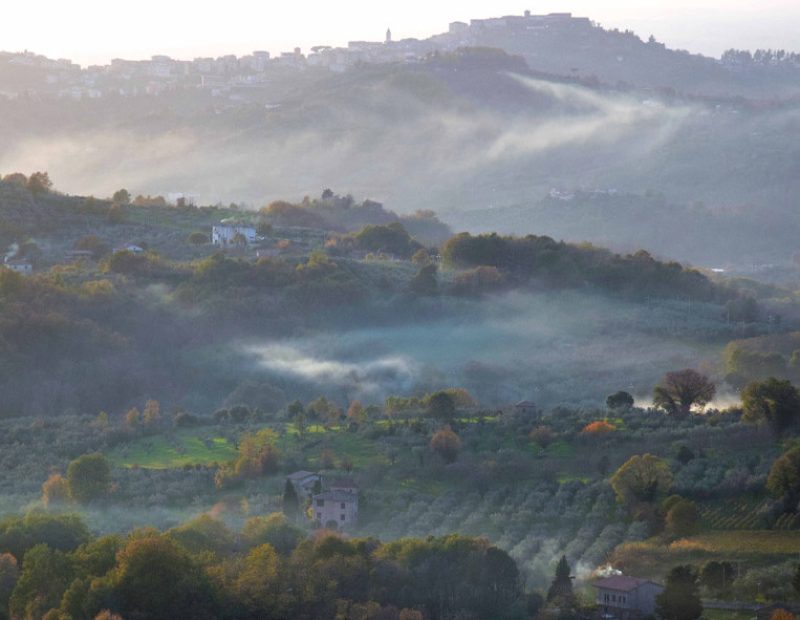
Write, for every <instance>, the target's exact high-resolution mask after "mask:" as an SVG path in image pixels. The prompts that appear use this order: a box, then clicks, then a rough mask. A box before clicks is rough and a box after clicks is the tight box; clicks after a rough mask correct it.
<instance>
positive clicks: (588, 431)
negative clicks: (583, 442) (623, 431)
mask: <svg viewBox="0 0 800 620" xmlns="http://www.w3.org/2000/svg"><path fill="white" fill-rule="evenodd" d="M615 430H617V427H616V426H614V425H613V424H611V422H607V421H606V420H596V421H594V422H591V423H589V424H587V425H586V426H584V427H583V429H582V430H581V433H582V434H583V435H605V434H606V433H613V432H614V431H615Z"/></svg>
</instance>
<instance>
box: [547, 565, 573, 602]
mask: <svg viewBox="0 0 800 620" xmlns="http://www.w3.org/2000/svg"><path fill="white" fill-rule="evenodd" d="M571 572H572V569H570V566H569V562H567V556H565V555H562V556H561V559H560V560H559V561H558V564H557V565H556V574H555V577H554V578H553V581H552V583H551V584H550V588H549V589H548V590H547V602H548V603H555V604H556V605H558V606H560V607H574V606H575V593H574V592H573V591H572V575H570V573H571Z"/></svg>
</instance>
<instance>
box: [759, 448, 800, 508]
mask: <svg viewBox="0 0 800 620" xmlns="http://www.w3.org/2000/svg"><path fill="white" fill-rule="evenodd" d="M767 490H768V491H769V492H770V493H771V494H772V495H773V496H775V497H778V498H782V499H783V502H784V507H785V509H786V510H790V511H792V512H794V510H795V509H796V507H797V502H798V499H800V447H798V446H795V447H793V448H790V449H789V450H787V451H786V452H784V453H783V454H782V455H781V456H779V457H778V458H777V459H776V460H775V462H774V463H773V464H772V467H771V468H770V470H769V476H767Z"/></svg>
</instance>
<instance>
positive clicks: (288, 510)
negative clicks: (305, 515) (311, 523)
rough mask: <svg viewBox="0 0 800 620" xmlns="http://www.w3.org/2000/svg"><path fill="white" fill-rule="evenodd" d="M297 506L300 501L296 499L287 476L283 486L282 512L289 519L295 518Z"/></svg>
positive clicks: (295, 492)
mask: <svg viewBox="0 0 800 620" xmlns="http://www.w3.org/2000/svg"><path fill="white" fill-rule="evenodd" d="M299 507H300V502H299V501H298V499H297V491H295V490H294V485H293V484H292V481H291V480H289V479H288V478H287V479H286V485H285V486H284V487H283V514H285V515H286V516H287V517H288V518H290V519H295V518H296V517H297V512H298V509H299Z"/></svg>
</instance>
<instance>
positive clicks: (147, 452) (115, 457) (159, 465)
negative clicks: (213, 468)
mask: <svg viewBox="0 0 800 620" xmlns="http://www.w3.org/2000/svg"><path fill="white" fill-rule="evenodd" d="M108 456H109V458H110V459H111V460H112V462H113V463H114V464H115V465H117V466H119V467H144V468H147V469H170V468H175V467H183V466H185V465H211V464H213V463H224V462H226V461H230V460H231V459H233V458H234V456H236V448H235V447H234V446H233V445H232V444H231V443H230V442H229V441H228V440H227V439H225V438H224V437H208V436H207V433H206V432H204V431H202V430H193V429H192V430H184V431H179V432H177V433H174V434H172V435H170V436H164V435H157V436H153V437H143V438H141V439H137V440H136V441H132V442H131V443H129V444H125V445H123V446H120V447H117V448H115V449H114V450H113V451H112V452H111V453H109V455H108Z"/></svg>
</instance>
